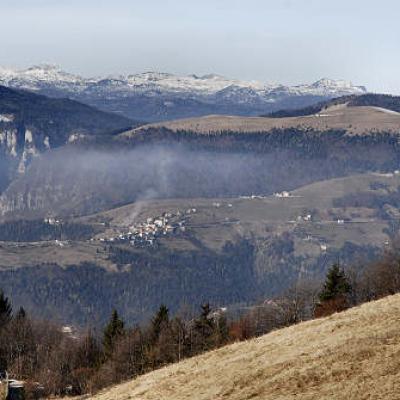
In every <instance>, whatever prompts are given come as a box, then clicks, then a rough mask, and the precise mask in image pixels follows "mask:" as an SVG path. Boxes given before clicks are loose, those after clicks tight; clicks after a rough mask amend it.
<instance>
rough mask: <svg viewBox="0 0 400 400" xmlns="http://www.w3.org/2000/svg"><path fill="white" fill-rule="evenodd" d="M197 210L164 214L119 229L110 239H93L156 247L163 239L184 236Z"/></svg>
mask: <svg viewBox="0 0 400 400" xmlns="http://www.w3.org/2000/svg"><path fill="white" fill-rule="evenodd" d="M196 212H197V210H196V209H195V208H189V209H187V210H186V211H183V212H182V211H177V212H176V213H171V212H163V213H162V214H161V215H160V216H156V217H149V218H147V219H146V221H145V222H139V223H136V224H133V225H131V226H129V227H127V228H123V227H114V228H117V229H116V230H118V232H117V233H116V234H113V235H112V236H108V237H100V238H98V239H94V238H93V239H91V241H94V240H99V241H100V242H105V243H129V244H130V245H131V246H135V247H147V246H154V245H155V244H156V242H157V240H158V239H159V238H161V237H168V236H172V235H178V234H182V233H184V232H185V231H186V229H187V228H186V224H187V220H188V217H189V216H190V215H191V214H195V213H196Z"/></svg>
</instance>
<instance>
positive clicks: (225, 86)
mask: <svg viewBox="0 0 400 400" xmlns="http://www.w3.org/2000/svg"><path fill="white" fill-rule="evenodd" d="M0 84H2V85H4V86H9V87H14V88H20V89H28V90H35V91H40V90H44V89H52V90H53V89H55V90H59V91H62V93H64V94H66V95H68V94H78V93H82V92H84V91H86V90H90V92H91V94H93V93H96V92H97V93H98V96H104V95H105V94H106V95H121V94H124V95H129V93H135V92H140V93H144V94H147V93H148V94H149V95H154V94H157V93H158V94H160V93H163V94H166V95H168V94H170V95H184V96H203V97H204V96H206V97H207V96H215V95H216V94H218V93H219V92H221V95H223V96H225V97H227V96H229V98H230V99H232V100H234V99H235V98H237V101H238V102H240V103H241V102H243V101H244V102H245V101H246V99H248V100H249V101H254V99H255V98H256V97H257V96H258V97H259V100H260V101H261V102H269V101H271V99H272V100H273V101H275V100H274V99H275V98H276V96H285V95H289V96H293V95H313V96H327V97H335V96H336V97H338V96H342V95H347V94H362V93H365V92H366V89H365V88H364V87H362V86H354V85H352V84H351V82H346V81H343V80H332V79H328V78H323V79H320V80H318V81H317V82H314V83H312V84H304V85H297V86H284V85H277V84H266V83H262V82H258V81H242V80H238V79H229V78H226V77H224V76H221V75H218V74H207V75H203V76H198V75H187V76H179V75H174V74H170V73H165V72H154V71H149V72H143V73H139V74H129V75H120V76H108V77H104V76H103V77H99V78H83V77H81V76H79V75H74V74H71V73H68V72H65V71H63V70H62V69H61V68H60V67H59V66H58V65H54V64H40V65H35V66H32V67H30V68H27V69H24V70H16V69H11V68H1V67H0Z"/></svg>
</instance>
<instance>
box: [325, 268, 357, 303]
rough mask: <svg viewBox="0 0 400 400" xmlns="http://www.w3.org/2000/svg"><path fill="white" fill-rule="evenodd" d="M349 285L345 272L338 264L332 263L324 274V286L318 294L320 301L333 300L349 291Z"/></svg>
mask: <svg viewBox="0 0 400 400" xmlns="http://www.w3.org/2000/svg"><path fill="white" fill-rule="evenodd" d="M350 290H351V286H350V284H349V282H348V280H347V278H346V274H345V273H344V271H343V269H341V268H340V265H339V264H334V265H333V266H332V267H331V268H330V269H329V271H328V273H327V275H326V280H325V283H324V288H323V289H322V292H321V293H320V295H319V299H320V301H321V302H324V301H328V300H333V299H335V298H337V297H339V296H345V295H346V294H348V293H350Z"/></svg>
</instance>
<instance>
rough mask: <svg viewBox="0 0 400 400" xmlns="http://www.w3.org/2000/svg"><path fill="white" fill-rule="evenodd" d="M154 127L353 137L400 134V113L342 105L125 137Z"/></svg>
mask: <svg viewBox="0 0 400 400" xmlns="http://www.w3.org/2000/svg"><path fill="white" fill-rule="evenodd" d="M152 127H166V128H168V129H171V130H173V131H178V130H189V131H194V132H197V133H203V134H207V133H212V132H221V131H227V130H229V131H233V132H266V131H269V130H272V129H284V128H291V127H301V128H304V129H309V128H312V129H314V130H318V131H326V130H330V129H336V130H337V129H340V130H346V131H348V132H349V133H353V134H358V133H365V132H370V131H377V132H382V131H386V132H387V131H392V132H400V113H396V112H390V111H388V110H386V109H381V108H378V107H347V106H346V105H340V106H332V107H330V108H328V109H326V110H324V111H323V112H321V113H319V114H315V115H310V116H302V117H290V118H264V117H238V116H221V115H209V116H206V117H199V118H190V119H182V120H175V121H170V122H162V123H157V124H150V125H145V126H144V127H140V128H136V129H133V130H131V131H128V132H125V133H123V134H122V136H131V135H134V134H135V133H136V132H138V131H143V130H146V129H147V128H152Z"/></svg>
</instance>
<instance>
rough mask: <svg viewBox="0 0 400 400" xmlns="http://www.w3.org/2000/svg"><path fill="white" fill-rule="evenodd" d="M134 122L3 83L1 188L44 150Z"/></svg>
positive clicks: (0, 101) (0, 90)
mask: <svg viewBox="0 0 400 400" xmlns="http://www.w3.org/2000/svg"><path fill="white" fill-rule="evenodd" d="M132 124H134V123H132V122H131V121H130V120H128V119H126V118H124V117H120V116H117V115H114V114H108V113H105V112H102V111H99V110H96V109H94V108H92V107H89V106H87V105H84V104H81V103H78V102H76V101H72V100H68V99H50V98H47V97H45V96H41V95H37V94H33V93H29V92H24V91H20V90H11V89H8V88H6V87H3V86H0V168H1V172H0V192H3V191H4V190H5V189H6V188H7V187H8V185H9V184H10V182H12V181H13V180H14V179H15V178H17V177H19V176H21V175H23V174H24V173H25V172H26V170H27V167H28V166H29V164H30V163H31V161H32V160H33V159H35V158H37V157H38V156H39V155H40V154H41V153H44V152H47V151H48V150H51V149H54V148H57V147H60V146H63V145H65V144H67V143H70V142H73V141H76V140H79V139H81V138H83V137H85V136H96V135H108V134H110V132H113V131H118V130H121V129H124V128H127V127H129V126H131V125H132Z"/></svg>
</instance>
